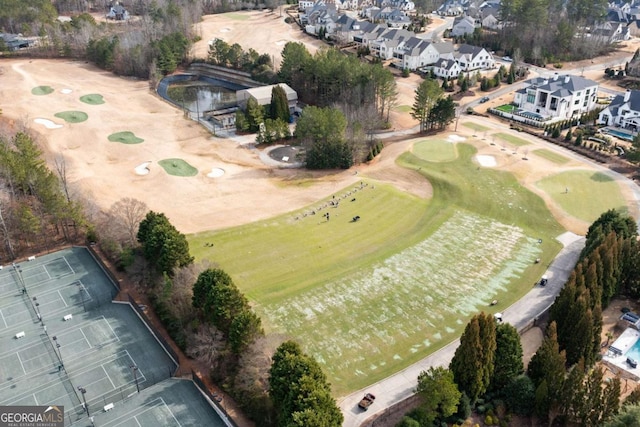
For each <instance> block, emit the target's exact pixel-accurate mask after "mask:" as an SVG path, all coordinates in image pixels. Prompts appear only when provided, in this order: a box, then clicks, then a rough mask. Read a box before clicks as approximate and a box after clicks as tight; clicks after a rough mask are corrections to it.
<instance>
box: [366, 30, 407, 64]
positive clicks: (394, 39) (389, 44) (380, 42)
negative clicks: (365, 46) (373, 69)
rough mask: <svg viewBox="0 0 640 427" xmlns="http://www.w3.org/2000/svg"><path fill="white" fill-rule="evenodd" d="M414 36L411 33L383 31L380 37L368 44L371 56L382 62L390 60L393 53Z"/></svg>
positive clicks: (405, 31)
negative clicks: (382, 60)
mask: <svg viewBox="0 0 640 427" xmlns="http://www.w3.org/2000/svg"><path fill="white" fill-rule="evenodd" d="M414 35H415V34H414V33H412V32H411V31H407V30H403V29H399V28H393V29H389V30H387V31H385V32H384V33H383V34H382V35H381V36H380V37H378V38H377V39H376V40H374V41H372V42H371V43H370V44H369V49H370V50H371V54H372V55H373V56H377V57H378V58H382V59H384V60H387V59H392V58H393V56H394V55H393V54H394V51H395V50H396V48H397V47H398V46H400V45H401V43H403V42H404V41H406V40H408V39H410V38H411V37H413V36H414Z"/></svg>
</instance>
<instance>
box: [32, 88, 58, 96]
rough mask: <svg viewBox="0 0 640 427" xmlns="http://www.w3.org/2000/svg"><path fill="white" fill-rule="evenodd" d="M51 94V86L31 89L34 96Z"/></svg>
mask: <svg viewBox="0 0 640 427" xmlns="http://www.w3.org/2000/svg"><path fill="white" fill-rule="evenodd" d="M52 92H53V88H52V87H51V86H36V87H34V88H33V89H31V93H32V94H34V95H38V96H40V95H49V94H50V93H52Z"/></svg>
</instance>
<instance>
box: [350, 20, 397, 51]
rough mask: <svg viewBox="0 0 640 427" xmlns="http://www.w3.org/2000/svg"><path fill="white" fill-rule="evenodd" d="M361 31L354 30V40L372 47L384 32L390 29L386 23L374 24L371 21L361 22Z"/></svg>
mask: <svg viewBox="0 0 640 427" xmlns="http://www.w3.org/2000/svg"><path fill="white" fill-rule="evenodd" d="M360 28H361V30H360V31H354V33H353V41H354V42H356V43H357V44H359V45H362V46H365V47H369V48H370V47H371V44H372V43H373V42H374V41H376V40H377V39H378V38H379V37H380V36H381V35H382V34H384V33H385V32H386V31H388V30H389V28H388V27H387V26H386V25H385V24H374V23H371V22H366V21H365V22H361V25H360Z"/></svg>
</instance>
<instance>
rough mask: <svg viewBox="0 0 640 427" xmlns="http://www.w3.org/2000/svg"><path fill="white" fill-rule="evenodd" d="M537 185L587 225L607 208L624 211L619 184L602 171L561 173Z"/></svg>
mask: <svg viewBox="0 0 640 427" xmlns="http://www.w3.org/2000/svg"><path fill="white" fill-rule="evenodd" d="M536 185H537V186H538V188H540V189H542V190H544V191H545V192H546V193H547V194H548V195H549V196H551V198H552V199H553V200H554V201H555V202H556V203H557V204H558V205H559V206H560V207H561V208H562V209H563V210H564V211H565V212H567V213H568V214H569V215H572V216H574V217H576V218H579V219H581V220H583V221H586V222H588V223H592V222H593V221H595V220H596V219H598V217H599V216H600V215H601V214H602V213H603V212H605V211H607V210H609V209H619V210H621V211H623V212H626V211H627V207H626V205H625V201H624V198H623V197H622V193H621V192H620V187H619V186H618V183H617V182H616V181H615V180H614V179H613V178H610V177H609V176H608V175H605V174H604V173H602V172H594V171H588V170H578V171H567V172H561V173H558V174H556V175H552V176H549V177H547V178H544V179H542V180H540V181H538V182H537V183H536ZM567 190H568V192H567Z"/></svg>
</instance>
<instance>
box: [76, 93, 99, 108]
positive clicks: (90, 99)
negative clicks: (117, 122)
mask: <svg viewBox="0 0 640 427" xmlns="http://www.w3.org/2000/svg"><path fill="white" fill-rule="evenodd" d="M80 101H82V102H84V103H85V104H90V105H100V104H104V98H103V97H102V95H99V94H97V93H92V94H89V95H83V96H81V97H80Z"/></svg>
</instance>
